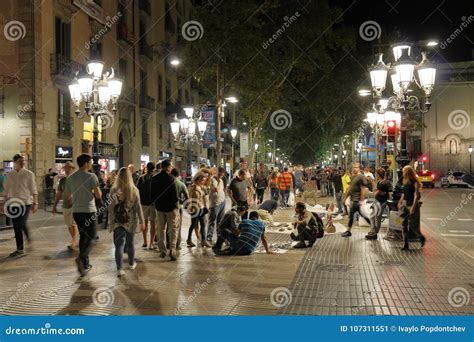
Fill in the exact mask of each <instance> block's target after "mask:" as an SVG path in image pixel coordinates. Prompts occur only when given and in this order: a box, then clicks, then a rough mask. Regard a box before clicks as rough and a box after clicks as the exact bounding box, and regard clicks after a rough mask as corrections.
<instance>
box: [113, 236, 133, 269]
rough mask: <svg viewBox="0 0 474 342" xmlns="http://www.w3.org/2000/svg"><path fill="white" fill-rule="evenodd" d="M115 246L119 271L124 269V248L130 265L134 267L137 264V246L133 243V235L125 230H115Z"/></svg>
mask: <svg viewBox="0 0 474 342" xmlns="http://www.w3.org/2000/svg"><path fill="white" fill-rule="evenodd" d="M114 245H115V263H116V264H117V270H121V269H122V264H123V262H122V260H123V248H124V246H125V249H126V250H127V255H128V264H129V265H133V263H134V262H135V245H134V243H133V234H132V233H130V232H128V231H127V230H126V229H125V228H122V227H119V228H116V229H115V230H114Z"/></svg>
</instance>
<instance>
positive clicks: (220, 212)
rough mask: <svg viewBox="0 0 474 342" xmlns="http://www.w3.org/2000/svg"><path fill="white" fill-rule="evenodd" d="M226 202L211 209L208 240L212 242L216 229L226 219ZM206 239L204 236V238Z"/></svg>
mask: <svg viewBox="0 0 474 342" xmlns="http://www.w3.org/2000/svg"><path fill="white" fill-rule="evenodd" d="M224 210H225V201H224V202H222V203H221V204H219V205H217V206H215V207H213V208H210V209H209V226H208V228H207V240H208V241H212V238H213V237H214V227H215V226H216V221H217V224H219V222H221V220H222V217H224ZM203 237H204V236H203Z"/></svg>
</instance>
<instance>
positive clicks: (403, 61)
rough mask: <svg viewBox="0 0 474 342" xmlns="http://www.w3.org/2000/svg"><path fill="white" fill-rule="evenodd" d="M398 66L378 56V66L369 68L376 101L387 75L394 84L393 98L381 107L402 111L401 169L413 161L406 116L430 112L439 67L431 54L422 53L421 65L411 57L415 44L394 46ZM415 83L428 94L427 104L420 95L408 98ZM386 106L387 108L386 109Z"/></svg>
mask: <svg viewBox="0 0 474 342" xmlns="http://www.w3.org/2000/svg"><path fill="white" fill-rule="evenodd" d="M392 50H393V57H394V63H393V64H389V65H386V64H385V63H384V62H383V59H382V58H383V55H382V54H379V55H378V61H377V63H376V65H374V66H373V67H371V68H370V69H369V72H370V79H371V82H372V90H373V93H374V98H380V97H381V96H382V92H383V90H384V89H385V82H386V76H387V73H389V74H390V79H391V82H392V89H393V93H394V95H393V96H392V97H390V98H389V99H388V101H387V103H386V104H385V103H382V104H381V103H380V102H379V107H380V108H381V109H382V110H380V113H382V112H383V110H385V109H390V108H391V109H393V110H398V109H401V110H402V112H401V120H400V121H401V124H400V142H401V151H400V158H398V162H399V164H400V166H401V167H403V166H405V165H407V164H408V162H409V158H408V153H407V135H406V124H405V121H406V117H407V114H408V112H409V111H418V112H422V113H426V112H428V110H429V109H430V107H431V103H430V96H431V93H432V91H433V88H434V85H435V77H436V68H435V67H434V65H433V64H432V63H430V62H429V60H428V58H427V54H426V53H425V52H422V53H421V55H422V60H421V62H420V63H419V64H418V65H417V64H416V62H415V60H414V59H413V58H412V57H411V56H410V53H411V51H412V44H411V43H406V42H403V43H397V44H393V45H392ZM415 70H416V71H417V74H418V79H417V78H416V77H415ZM413 83H415V84H416V85H417V86H418V87H419V88H421V89H422V90H423V92H424V94H425V103H424V105H421V104H420V100H419V98H418V97H417V96H414V95H408V93H409V92H410V91H411V89H409V88H410V86H411V85H412V84H413ZM383 107H385V108H383Z"/></svg>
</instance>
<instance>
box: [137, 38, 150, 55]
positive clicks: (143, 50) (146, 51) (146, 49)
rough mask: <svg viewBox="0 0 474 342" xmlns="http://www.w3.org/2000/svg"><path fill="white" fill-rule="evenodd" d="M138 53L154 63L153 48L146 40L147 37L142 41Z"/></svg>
mask: <svg viewBox="0 0 474 342" xmlns="http://www.w3.org/2000/svg"><path fill="white" fill-rule="evenodd" d="M138 51H139V53H140V55H142V56H145V57H147V58H148V59H149V60H150V61H153V48H152V47H151V45H148V43H147V42H146V40H145V37H143V38H142V40H140V44H139V48H138Z"/></svg>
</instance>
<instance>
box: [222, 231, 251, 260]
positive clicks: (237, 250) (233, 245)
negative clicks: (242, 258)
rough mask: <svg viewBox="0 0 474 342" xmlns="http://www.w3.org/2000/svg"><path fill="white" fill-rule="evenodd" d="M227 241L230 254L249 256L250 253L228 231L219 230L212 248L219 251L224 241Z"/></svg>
mask: <svg viewBox="0 0 474 342" xmlns="http://www.w3.org/2000/svg"><path fill="white" fill-rule="evenodd" d="M226 240H227V241H228V242H229V245H230V250H231V254H233V255H250V254H252V251H249V250H248V249H247V248H245V246H244V245H243V244H242V242H241V241H240V240H239V237H238V236H236V235H234V233H232V232H231V231H230V229H221V230H220V232H219V238H218V240H217V242H216V246H215V247H214V248H216V249H218V250H220V249H221V247H222V244H223V243H224V241H226Z"/></svg>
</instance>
